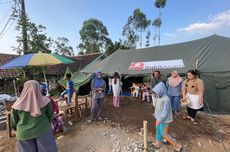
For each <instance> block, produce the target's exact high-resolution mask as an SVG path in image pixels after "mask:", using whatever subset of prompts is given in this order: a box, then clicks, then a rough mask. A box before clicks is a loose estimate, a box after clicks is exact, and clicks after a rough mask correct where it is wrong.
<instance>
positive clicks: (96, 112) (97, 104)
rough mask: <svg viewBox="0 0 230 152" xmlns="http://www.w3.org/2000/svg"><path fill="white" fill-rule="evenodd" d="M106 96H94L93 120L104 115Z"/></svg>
mask: <svg viewBox="0 0 230 152" xmlns="http://www.w3.org/2000/svg"><path fill="white" fill-rule="evenodd" d="M103 105H104V98H96V99H95V98H93V99H92V108H91V120H93V119H94V118H98V117H102V113H103Z"/></svg>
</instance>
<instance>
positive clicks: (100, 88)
mask: <svg viewBox="0 0 230 152" xmlns="http://www.w3.org/2000/svg"><path fill="white" fill-rule="evenodd" d="M95 75H96V76H95V78H94V79H93V80H92V82H91V91H92V96H93V97H92V108H91V117H90V120H88V122H89V123H92V122H93V120H94V119H95V118H98V119H99V120H102V110H103V103H104V98H105V89H106V83H105V81H104V80H103V78H102V74H101V72H96V74H95ZM97 108H98V113H97V114H96V111H97Z"/></svg>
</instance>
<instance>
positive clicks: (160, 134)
mask: <svg viewBox="0 0 230 152" xmlns="http://www.w3.org/2000/svg"><path fill="white" fill-rule="evenodd" d="M168 127H169V124H165V123H160V124H159V125H158V126H156V141H159V142H161V140H162V139H163V138H165V139H166V140H167V141H168V142H170V143H171V144H174V143H175V142H176V139H175V138H173V137H172V136H171V135H170V134H168Z"/></svg>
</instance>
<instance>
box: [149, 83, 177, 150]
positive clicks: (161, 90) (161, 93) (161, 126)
mask: <svg viewBox="0 0 230 152" xmlns="http://www.w3.org/2000/svg"><path fill="white" fill-rule="evenodd" d="M153 94H154V95H155V96H156V108H155V114H154V116H155V118H156V142H155V143H153V145H154V146H155V147H156V148H160V142H161V140H162V138H164V139H166V140H167V141H168V142H169V143H170V144H171V145H173V147H174V150H175V151H181V145H179V144H177V143H176V139H174V138H173V137H172V136H170V135H169V134H168V128H169V124H170V123H171V122H172V121H173V117H172V108H171V103H170V100H169V97H168V96H167V91H166V86H165V84H164V83H163V82H160V83H158V84H157V85H156V86H155V87H154V88H153Z"/></svg>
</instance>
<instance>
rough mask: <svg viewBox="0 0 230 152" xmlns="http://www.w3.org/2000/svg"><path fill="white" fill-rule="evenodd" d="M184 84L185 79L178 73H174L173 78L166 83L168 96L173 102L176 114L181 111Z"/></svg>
mask: <svg viewBox="0 0 230 152" xmlns="http://www.w3.org/2000/svg"><path fill="white" fill-rule="evenodd" d="M182 82H183V79H182V78H181V77H180V75H179V74H178V72H177V71H172V73H171V76H170V77H169V78H168V81H167V83H166V86H167V90H168V91H167V94H168V97H169V99H170V101H171V105H172V110H173V112H174V113H177V112H178V109H179V103H180V95H181V88H182Z"/></svg>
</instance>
